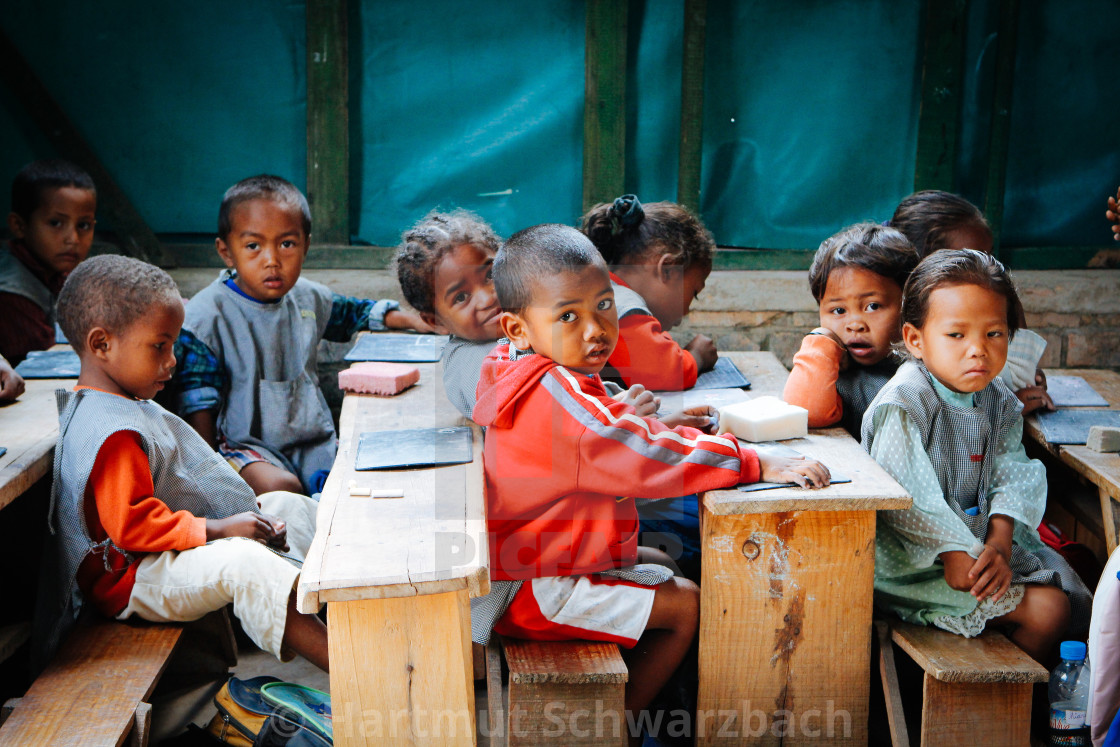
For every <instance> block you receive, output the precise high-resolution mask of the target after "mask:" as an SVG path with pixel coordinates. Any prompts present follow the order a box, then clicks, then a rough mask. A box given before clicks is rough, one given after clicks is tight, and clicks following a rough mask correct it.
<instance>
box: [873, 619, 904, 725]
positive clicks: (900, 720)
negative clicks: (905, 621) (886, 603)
mask: <svg viewBox="0 0 1120 747" xmlns="http://www.w3.org/2000/svg"><path fill="white" fill-rule="evenodd" d="M875 635H876V638H877V639H878V641H879V675H880V677H882V679H883V700H884V701H886V704H887V723H888V724H889V725H890V730H891V744H892V745H894V747H910V735H909V734H908V733H907V731H906V714H905V713H903V711H902V693H901V692H900V691H899V687H898V670H897V669H896V668H895V665H894V644H893V643H892V642H891V631H890V628H889V627H887V624H886V623H885V622H883V621H882V620H877V621H876V622H875Z"/></svg>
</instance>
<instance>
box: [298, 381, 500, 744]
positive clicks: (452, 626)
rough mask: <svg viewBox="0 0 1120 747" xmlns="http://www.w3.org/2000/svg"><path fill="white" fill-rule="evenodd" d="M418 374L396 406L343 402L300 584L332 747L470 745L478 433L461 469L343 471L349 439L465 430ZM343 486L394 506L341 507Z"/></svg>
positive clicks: (357, 399)
mask: <svg viewBox="0 0 1120 747" xmlns="http://www.w3.org/2000/svg"><path fill="white" fill-rule="evenodd" d="M420 371H421V378H420V383H419V384H417V385H416V386H414V387H412V388H411V389H408V390H407V391H405V392H403V393H401V394H399V395H397V396H395V397H374V396H367V395H353V394H347V395H346V398H345V400H344V402H343V405H342V414H341V418H340V427H339V436H340V439H339V440H340V443H339V449H338V457H337V458H336V460H335V464H334V468H333V469H332V470H331V475H330V477H329V478H328V480H327V484H326V486H325V487H324V489H323V494H322V499H321V502H320V504H319V514H318V530H317V532H316V534H315V540H314V542H313V543H312V545H311V548H310V551H309V552H308V555H307V559H306V561H305V562H304V566H303V572H302V574H301V575H300V581H299V586H298V589H297V604H298V607H299V609H300V611H302V612H315V611H316V610H318V609H319V605H320V604H321V603H324V602H325V603H326V604H327V627H328V637H329V647H330V660H331V674H330V680H331V701H332V705H333V711H334V737H335V744H337V745H352V744H402V745H403V744H408V745H414V744H440V745H444V744H454V745H469V744H474V738H475V721H474V678H473V670H472V660H471V640H470V604H469V600H468V597H471V596H479V595H482V594H485V593H487V592H488V591H489V590H490V579H489V571H488V567H487V561H488V549H487V544H486V533H485V521H484V516H485V509H484V504H483V491H482V486H483V479H482V438H481V431H480V430H479V429H478V428H477V427H476V428H474V461H473V462H472V463H471V464H468V465H457V466H451V467H441V468H436V469H416V470H391V471H378V472H355V471H354V454H355V449H356V447H357V440H358V435H359V434H360V433H362V432H365V431H375V430H388V429H393V428H424V427H445V426H452V425H469V422H468V421H466V420H464V419H463V418H461V417H460V415H459V413H458V412H457V411H455V409H454V408H453V407H452V406H451V404H450V403H449V402H448V401H447V397H446V396H445V395H444V393H443V389H442V386H441V383H440V381H439V376H438V375H437V374H436V371H435V364H420ZM351 480H356V481H357V482H358V484H359V485H363V486H367V485H368V486H371V487H373V488H402V489H403V490H404V498H389V499H373V498H358V497H351V496H350V494H349V483H350V481H351Z"/></svg>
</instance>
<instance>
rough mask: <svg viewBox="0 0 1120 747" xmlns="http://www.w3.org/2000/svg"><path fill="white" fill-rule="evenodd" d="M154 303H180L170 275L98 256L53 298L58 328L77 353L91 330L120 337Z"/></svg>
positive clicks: (127, 259) (128, 261) (125, 259)
mask: <svg viewBox="0 0 1120 747" xmlns="http://www.w3.org/2000/svg"><path fill="white" fill-rule="evenodd" d="M158 303H165V304H178V303H182V298H181V297H180V295H179V289H178V288H177V287H176V286H175V281H174V280H172V279H171V276H170V275H168V274H167V273H166V272H164V271H163V270H161V269H160V268H158V267H156V266H155V265H150V264H148V263H147V262H141V261H140V260H138V259H132V258H131V257H122V256H121V255H119V254H102V255H100V256H97V257H90V258H89V259H87V260H86V261H85V262H82V263H81V264H79V265H78V266H77V267H75V268H74V271H73V272H71V273H70V276H69V277H67V278H66V283H65V284H64V285H63V286H62V291H61V292H60V293H59V295H58V323H59V325H60V326H61V327H62V331H63V332H64V333H65V334H66V339H68V340H69V341H70V344H71V345H72V346H73V347H74V350H75V351H77V352H79V353H80V352H82V350H83V349H84V348H85V344H86V335H87V334H89V331H90V330H91V329H93V328H94V327H104V328H105V329H106V330H107V331H109V332H114V333H120V332H122V331H124V330H125V329H127V328H128V327H129V325H131V324H133V323H134V322H136V320H138V319H140V318H141V317H143V316H144V315H145V314H147V312H148V310H149V309H151V308H152V306H154V305H156V304H158Z"/></svg>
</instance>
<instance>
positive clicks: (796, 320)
mask: <svg viewBox="0 0 1120 747" xmlns="http://www.w3.org/2000/svg"><path fill="white" fill-rule="evenodd" d="M171 274H172V276H174V278H175V280H176V282H178V283H179V288H180V290H182V292H183V295H185V296H187V297H190V296H192V295H194V294H195V293H197V292H198V290H199V289H200V288H202V287H203V286H204V285H205V284H206V283H208V282H209V281H210V280H212V279H213V278H214V277H215V276H216V274H217V270H214V269H195V268H187V269H179V270H175V271H173V272H172V273H171ZM305 275H306V276H307V277H308V278H310V279H312V280H316V281H318V282H321V283H325V284H326V285H328V286H329V287H330V288H331V289H333V290H334V291H336V292H338V293H342V294H346V295H355V296H365V297H369V298H385V297H391V298H400V290H399V288H398V287H397V284H396V279H395V277H394V276H393V275H391V274H390V273H389V272H388V271H387V270H307V271H306V272H305ZM1014 278H1015V282H1016V284H1017V285H1018V288H1019V293H1020V295H1021V296H1022V299H1023V305H1024V307H1025V309H1026V312H1027V325H1028V326H1029V327H1030V328H1031V329H1033V330H1034V331H1035V332H1038V333H1039V334H1041V335H1042V336H1043V337H1045V338H1046V339H1047V341H1048V342H1049V345H1048V347H1047V350H1046V354H1045V355H1044V356H1043V359H1042V365H1043V367H1044V368H1120V270H1024V271H1022V272H1016V273H1014ZM817 324H818V320H817V305H816V302H815V301H814V300H813V296H812V294H810V293H809V285H808V282H807V280H806V275H805V273H804V272H784V271H782V272H777V271H767V272H755V271H733V270H726V271H717V272H713V273H712V275H711V276H710V277H709V278H708V282H707V287H706V288H705V290H704V292H703V293H701V294H700V298H699V300H698V301H697V303H696V304H694V305H693V311H692V313H691V314H690V315H689V317H688V318H687V319H686V320H685V323H684V324H682V325H681V327H679V328H678V329H676V330H674V331H673V333H674V336H676V337H677V338H678V339H680V340H682V341H687V340H688V338H690V337H691V335H693V334H695V333H697V332H702V333H704V334H706V335H708V336H710V337H711V338H712V339H713V340H715V342H716V346H717V347H718V348H719V349H721V350H771V351H773V352H774V353H775V354H776V355H777V356H778V357H779V358H780V359H781V361H782V362H783V363H784V364H785V365H786V366H788V365H789V364H790V361H791V359H792V358H793V354H794V353H795V352H797V349H798V347H799V346H800V345H801V339H802V337H803V336H804V335H805V333H806V332H808V331H809V330H810V329H812V328H813V327H815V326H817Z"/></svg>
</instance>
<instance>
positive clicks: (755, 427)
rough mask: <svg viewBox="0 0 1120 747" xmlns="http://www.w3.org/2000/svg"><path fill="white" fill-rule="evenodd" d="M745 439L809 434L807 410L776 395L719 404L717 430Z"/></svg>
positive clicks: (762, 439)
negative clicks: (721, 405)
mask: <svg viewBox="0 0 1120 747" xmlns="http://www.w3.org/2000/svg"><path fill="white" fill-rule="evenodd" d="M728 431H730V432H731V433H734V434H735V435H736V436H738V437H739V438H741V439H743V440H745V441H781V440H782V439H785V438H802V437H804V436H807V435H808V434H809V411H808V410H806V409H805V408H804V407H798V406H797V405H791V404H788V403H786V402H783V401H782V400H780V399H778V398H777V397H758V398H756V399H751V400H747V401H746V402H736V403H734V404H731V405H725V406H723V407H721V408H719V432H720V433H727V432H728Z"/></svg>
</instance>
